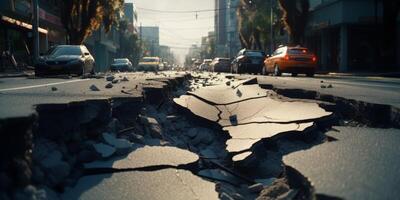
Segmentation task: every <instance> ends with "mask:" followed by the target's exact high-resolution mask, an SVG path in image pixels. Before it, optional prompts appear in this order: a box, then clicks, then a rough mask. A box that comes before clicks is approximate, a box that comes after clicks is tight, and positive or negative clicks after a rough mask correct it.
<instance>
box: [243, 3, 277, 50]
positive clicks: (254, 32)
mask: <svg viewBox="0 0 400 200" xmlns="http://www.w3.org/2000/svg"><path fill="white" fill-rule="evenodd" d="M274 1H276V0H240V3H239V6H238V8H237V16H238V26H239V39H240V42H241V44H242V47H244V48H247V49H262V50H266V49H268V48H269V44H270V43H271V42H272V41H271V34H272V33H271V23H273V22H272V21H271V7H272V11H273V13H274V15H275V14H276V12H277V9H275V6H274Z"/></svg>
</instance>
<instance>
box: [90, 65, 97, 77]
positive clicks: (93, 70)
mask: <svg viewBox="0 0 400 200" xmlns="http://www.w3.org/2000/svg"><path fill="white" fill-rule="evenodd" d="M95 74H96V70H95V69H94V66H93V68H92V70H91V71H90V75H95Z"/></svg>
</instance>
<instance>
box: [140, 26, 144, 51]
mask: <svg viewBox="0 0 400 200" xmlns="http://www.w3.org/2000/svg"><path fill="white" fill-rule="evenodd" d="M139 31H140V33H139V40H140V50H141V51H142V53H141V54H142V55H141V56H144V52H143V51H144V48H143V38H142V37H143V36H142V34H143V31H142V22H140V28H139Z"/></svg>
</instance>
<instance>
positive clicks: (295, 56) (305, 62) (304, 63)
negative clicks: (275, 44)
mask: <svg viewBox="0 0 400 200" xmlns="http://www.w3.org/2000/svg"><path fill="white" fill-rule="evenodd" d="M316 69H317V57H316V56H315V55H314V54H313V53H311V52H310V51H309V50H308V49H307V48H304V47H300V46H296V47H289V46H282V47H279V48H278V49H277V50H276V51H275V52H274V53H273V54H272V56H271V57H268V58H266V59H265V61H264V68H263V70H262V73H263V74H264V75H267V74H269V73H272V74H273V75H275V76H280V75H281V74H282V73H291V74H292V76H297V74H306V75H307V76H309V77H312V76H314V74H315V71H316Z"/></svg>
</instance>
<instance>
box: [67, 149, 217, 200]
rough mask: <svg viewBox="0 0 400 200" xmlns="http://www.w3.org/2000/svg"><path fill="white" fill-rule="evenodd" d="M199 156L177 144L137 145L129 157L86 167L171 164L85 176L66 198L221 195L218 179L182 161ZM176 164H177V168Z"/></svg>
mask: <svg viewBox="0 0 400 200" xmlns="http://www.w3.org/2000/svg"><path fill="white" fill-rule="evenodd" d="M198 159H199V157H198V156H197V155H196V154H194V153H192V152H189V151H186V150H182V149H178V148H175V147H149V146H145V147H142V148H139V149H137V150H136V151H134V152H132V153H131V154H129V155H128V157H127V158H124V159H121V160H118V159H115V160H110V161H98V162H93V163H89V164H86V166H85V167H86V169H96V168H114V169H134V168H146V167H148V168H151V167H155V166H169V167H168V168H165V169H161V170H150V171H147V172H143V171H134V170H132V171H130V172H122V173H113V174H108V175H93V176H86V177H83V178H81V179H80V180H79V181H78V183H77V185H76V186H74V187H73V188H68V189H67V190H66V191H65V193H64V194H63V195H62V199H93V200H97V199H132V198H134V199H218V193H217V192H216V191H215V183H213V182H209V181H206V180H203V179H201V178H199V177H197V176H196V175H194V174H192V173H191V172H190V171H187V170H182V169H178V168H177V167H178V166H180V165H186V164H191V163H194V162H197V161H198ZM174 167H176V168H174Z"/></svg>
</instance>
